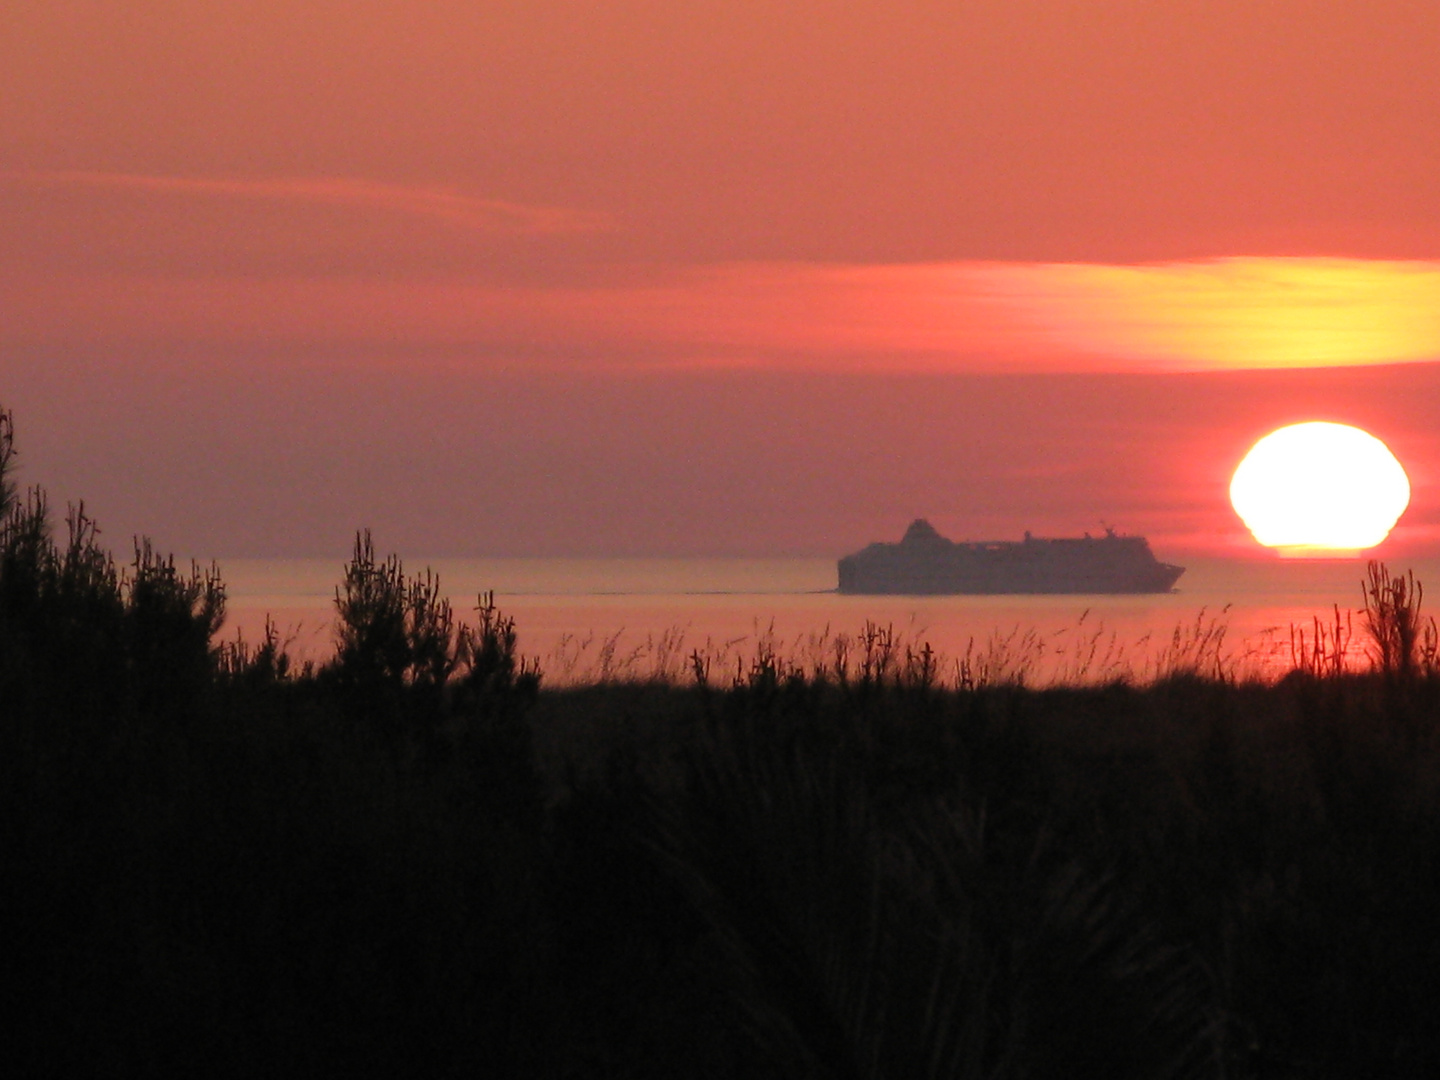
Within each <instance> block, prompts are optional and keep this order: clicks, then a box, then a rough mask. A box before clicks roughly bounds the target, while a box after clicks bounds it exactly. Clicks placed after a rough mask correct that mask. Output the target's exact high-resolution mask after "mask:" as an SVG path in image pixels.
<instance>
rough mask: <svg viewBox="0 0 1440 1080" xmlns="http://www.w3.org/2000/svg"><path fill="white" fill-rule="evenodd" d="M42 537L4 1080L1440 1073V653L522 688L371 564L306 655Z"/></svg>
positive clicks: (0, 745) (213, 606)
mask: <svg viewBox="0 0 1440 1080" xmlns="http://www.w3.org/2000/svg"><path fill="white" fill-rule="evenodd" d="M0 464H3V459H0ZM0 480H3V470H0ZM47 522H48V518H47V517H46V515H45V514H44V513H43V507H37V506H36V505H35V504H34V503H33V502H32V503H31V504H30V508H29V509H28V510H27V509H26V506H25V504H24V503H23V500H22V501H20V502H18V503H14V504H12V506H11V507H10V516H9V518H8V524H7V525H6V527H5V531H4V533H3V536H0V538H3V543H0V958H3V963H0V1008H3V1016H4V1030H5V1033H6V1034H5V1038H4V1041H3V1048H0V1055H3V1060H0V1067H3V1069H4V1071H5V1073H6V1074H7V1075H11V1076H22V1075H23V1076H30V1075H67V1076H69V1075H115V1076H131V1075H166V1076H170V1075H201V1076H237V1077H238V1076H244V1077H253V1076H266V1075H344V1076H351V1077H354V1076H370V1075H374V1076H406V1077H429V1076H457V1075H482V1076H537V1077H747V1078H748V1077H771V1076H773V1077H787V1078H793V1077H811V1076H815V1077H819V1076H833V1077H895V1078H906V1080H909V1078H914V1077H930V1076H934V1077H942V1076H943V1077H951V1076H954V1077H995V1078H1011V1077H1015V1078H1019V1077H1074V1076H1101V1077H1107V1078H1121V1077H1164V1076H1197V1077H1198V1076H1214V1077H1219V1076H1231V1077H1259V1076H1267V1077H1269V1076H1305V1077H1347V1078H1348V1077H1359V1076H1365V1077H1385V1076H1415V1077H1419V1076H1427V1077H1428V1076H1434V1075H1437V1070H1440V1024H1437V1023H1436V1022H1435V1016H1436V1010H1437V1006H1440V905H1437V900H1440V754H1437V724H1440V679H1437V678H1436V677H1435V675H1434V672H1433V665H1431V664H1428V663H1423V664H1419V665H1418V666H1416V665H1413V664H1411V663H1410V662H1409V661H1408V660H1406V659H1403V658H1402V659H1397V658H1396V657H1395V656H1394V655H1391V656H1389V658H1388V659H1385V658H1383V657H1382V662H1381V663H1380V664H1379V667H1380V668H1381V670H1378V671H1376V672H1373V673H1367V674H1345V673H1343V672H1342V673H1335V672H1331V673H1330V674H1327V673H1326V671H1325V667H1324V665H1323V664H1321V663H1312V664H1310V665H1308V666H1309V668H1310V670H1309V671H1306V672H1297V673H1295V674H1294V675H1292V676H1290V677H1289V678H1287V679H1286V680H1284V681H1282V682H1281V683H1279V684H1276V685H1244V684H1237V683H1236V682H1234V681H1232V680H1227V679H1224V678H1216V677H1206V676H1205V675H1204V674H1203V673H1192V674H1189V675H1186V674H1183V673H1182V674H1179V675H1177V676H1174V677H1172V678H1169V679H1167V680H1166V681H1164V682H1162V683H1159V684H1156V685H1152V686H1146V687H1130V686H1125V685H1115V686H1111V687H1106V688H1093V689H1070V690H1048V691H1035V690H1025V689H1022V688H1017V687H1005V686H988V687H987V686H983V685H981V686H976V687H970V688H965V689H954V688H951V689H941V688H938V687H937V686H936V685H935V684H934V681H933V678H932V675H933V672H930V671H929V670H928V668H927V666H926V664H925V663H924V662H921V663H919V664H916V663H905V664H900V663H898V662H897V663H890V662H889V661H884V662H878V663H870V662H868V661H867V660H865V658H861V661H860V662H857V663H856V664H855V665H854V666H853V667H851V668H848V669H847V670H845V672H844V673H843V675H842V674H841V672H840V671H838V670H833V669H832V670H830V671H828V672H826V673H823V674H819V675H817V674H815V673H813V672H812V673H810V674H808V675H803V676H802V675H798V674H794V673H792V672H789V671H788V670H787V668H786V667H785V665H784V664H783V663H782V662H779V661H777V660H775V658H773V657H761V658H759V659H757V661H756V663H755V665H754V666H753V667H752V668H751V670H749V671H748V672H740V673H739V677H738V678H736V679H734V680H731V679H730V678H727V679H725V680H724V682H723V684H722V683H721V682H720V681H719V680H706V681H704V682H702V681H701V680H699V679H698V678H697V680H696V684H695V685H690V686H684V687H676V686H660V685H649V686H646V685H614V684H612V685H602V686H593V687H589V688H585V689H579V690H571V691H548V690H542V689H541V684H540V680H539V677H538V674H539V673H537V672H535V671H534V670H530V669H527V668H525V667H524V665H522V664H520V663H519V662H518V659H517V657H516V656H515V650H514V634H513V626H511V625H510V624H509V623H508V621H507V620H505V619H504V618H503V616H501V615H500V614H499V613H498V612H495V611H494V610H493V607H492V608H486V609H484V610H483V611H482V617H481V622H480V626H478V627H477V628H475V629H474V630H464V631H462V630H461V629H460V628H459V627H458V626H456V625H455V623H454V620H453V618H452V617H451V615H450V613H449V611H448V608H447V607H446V606H445V605H444V604H443V602H441V601H439V600H437V599H436V594H435V590H434V588H433V582H427V580H426V579H423V578H418V579H417V578H409V577H407V576H405V574H404V573H403V571H402V570H401V569H400V567H399V566H398V564H396V563H381V562H377V561H376V560H375V558H374V556H373V554H372V553H370V552H369V550H368V548H367V547H366V545H364V544H363V543H362V544H360V545H359V546H357V551H356V557H355V560H354V561H353V562H352V564H351V566H350V568H349V571H348V573H347V576H346V580H345V581H344V582H343V583H342V585H341V588H340V590H339V602H340V616H341V625H342V628H343V633H342V636H341V639H340V641H339V642H338V643H337V655H336V658H335V659H334V661H333V662H331V663H329V664H326V665H324V666H323V667H322V668H320V669H318V670H305V671H295V670H292V669H291V667H290V666H289V664H288V661H287V660H286V658H285V656H284V653H283V649H281V648H279V643H277V642H275V641H273V640H269V641H266V642H261V643H259V644H258V646H251V647H243V646H236V645H231V646H226V647H223V648H217V647H216V646H215V645H214V637H213V635H214V632H215V630H216V628H217V627H218V625H219V620H220V617H221V615H222V614H223V599H224V598H223V587H222V586H221V584H220V582H219V580H218V578H216V577H213V576H210V577H207V576H206V575H205V574H203V573H201V574H190V575H186V574H182V573H179V572H177V571H176V570H175V568H174V567H173V565H171V564H170V563H169V562H168V561H167V560H161V559H159V558H157V557H156V556H155V555H154V554H153V553H151V552H148V551H147V550H145V549H144V548H143V547H142V549H141V551H140V552H139V553H137V556H136V559H135V562H134V564H133V565H132V566H131V567H130V568H129V569H128V570H126V571H124V572H123V573H121V572H118V571H117V570H116V568H115V567H114V566H113V564H111V563H110V562H109V561H108V557H107V556H105V555H103V553H101V552H100V551H99V550H98V549H97V548H96V547H95V545H94V543H93V535H92V534H90V533H88V532H87V530H86V525H85V522H84V521H83V519H77V520H76V522H75V525H74V528H73V529H72V530H71V536H72V538H73V539H72V540H70V541H66V540H64V539H62V540H59V541H56V540H54V539H52V538H50V536H49V534H48V532H47V531H46V530H47V529H48V525H47V524H46V523H47ZM42 526H44V527H42ZM1402 644H1403V645H1404V647H1405V648H1407V649H1408V648H1410V646H1411V645H1413V644H1414V643H1413V641H1412V642H1410V643H1409V644H1404V643H1403V642H1402ZM1382 651H1383V650H1382ZM1407 655H1408V654H1407ZM1427 655H1429V656H1430V657H1431V659H1433V650H1432V651H1431V653H1429V654H1427ZM870 659H873V658H870ZM703 674H705V673H704V672H703V670H701V671H699V672H697V675H703Z"/></svg>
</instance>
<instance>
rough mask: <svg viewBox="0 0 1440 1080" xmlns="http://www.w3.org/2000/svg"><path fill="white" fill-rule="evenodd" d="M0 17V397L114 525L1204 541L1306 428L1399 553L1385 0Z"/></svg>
mask: <svg viewBox="0 0 1440 1080" xmlns="http://www.w3.org/2000/svg"><path fill="white" fill-rule="evenodd" d="M6 19H7V30H6V33H5V34H4V35H3V36H0V402H3V403H6V404H9V405H10V406H12V407H14V408H15V409H16V410H17V412H18V414H19V415H18V419H19V422H20V427H21V436H22V449H25V450H27V451H28V452H27V453H26V456H25V465H26V470H27V471H26V478H27V479H31V480H45V481H47V482H49V483H50V484H51V485H52V486H53V487H55V488H56V489H57V493H61V494H64V495H69V496H72V497H73V496H80V495H83V496H85V497H86V498H87V499H88V500H89V501H90V502H91V504H92V505H93V506H94V507H95V508H96V510H97V512H99V513H100V515H101V519H102V524H104V523H105V522H107V521H108V522H110V523H111V526H112V530H113V531H114V532H115V533H116V534H118V535H120V536H124V535H126V534H127V533H128V532H130V531H139V530H144V531H148V532H151V533H154V534H155V535H156V536H157V538H158V539H160V540H161V541H162V542H165V543H167V544H169V545H171V546H175V547H177V548H178V549H180V550H182V551H191V552H193V553H195V554H200V555H206V554H246V553H255V554H277V553H285V552H295V553H304V552H320V551H323V552H330V551H339V550H343V548H344V546H345V543H346V537H347V536H348V534H349V532H350V530H351V529H353V528H354V527H355V526H357V525H361V524H371V525H374V526H375V527H376V528H377V529H378V530H380V531H381V534H382V536H393V537H394V541H393V542H394V543H395V544H396V545H397V546H401V545H403V546H404V547H405V549H406V550H409V551H412V552H415V553H416V554H417V555H419V554H422V553H447V552H449V553H458V552H464V551H471V552H475V553H490V552H493V553H510V554H517V553H526V552H536V553H560V552H596V553H605V552H626V553H645V552H654V553H686V552H692V551H693V552H700V551H705V552H707V553H714V552H735V553H741V552H757V551H766V550H784V551H813V552H817V553H818V552H824V553H832V552H835V551H839V550H844V549H846V548H848V547H850V546H853V545H855V544H857V543H859V542H861V541H863V540H867V539H872V538H875V537H876V536H878V535H881V534H882V533H890V532H896V533H898V531H899V529H900V528H901V527H902V526H903V524H904V519H906V518H908V517H909V516H913V515H915V514H929V515H930V516H932V517H933V518H935V519H936V520H937V523H943V524H944V525H945V527H946V528H948V529H949V530H951V531H953V532H955V533H956V534H957V535H980V534H995V535H1013V534H1018V532H1019V531H1020V530H1021V529H1023V528H1027V527H1028V528H1035V529H1037V531H1038V530H1039V529H1048V530H1050V531H1066V532H1078V531H1079V530H1080V529H1083V528H1094V527H1095V526H1096V524H1097V523H1098V521H1099V520H1101V519H1104V520H1107V521H1112V522H1114V523H1116V524H1118V525H1120V526H1121V527H1122V528H1126V529H1129V530H1132V531H1143V532H1146V533H1148V534H1150V535H1152V537H1155V538H1156V539H1157V542H1158V541H1159V540H1160V539H1161V538H1165V541H1166V542H1168V543H1170V544H1172V545H1175V546H1178V547H1183V548H1185V549H1205V550H1236V551H1239V550H1245V548H1244V544H1245V540H1244V533H1243V530H1242V529H1241V527H1240V526H1239V524H1238V522H1237V521H1236V520H1235V519H1234V518H1233V515H1231V514H1230V512H1229V509H1228V506H1226V505H1225V503H1224V497H1223V491H1224V487H1223V480H1224V479H1225V478H1226V477H1223V476H1221V474H1223V473H1226V472H1227V470H1228V469H1229V468H1230V467H1233V460H1238V455H1239V454H1240V453H1243V451H1244V449H1245V447H1246V446H1248V441H1253V440H1254V439H1255V438H1258V436H1259V435H1261V434H1263V433H1264V432H1265V431H1266V430H1269V428H1270V427H1272V426H1275V425H1278V424H1279V423H1283V422H1287V421H1291V420H1296V419H1310V418H1318V419H1335V420H1341V421H1344V422H1351V423H1360V424H1362V425H1368V426H1369V427H1370V429H1371V430H1373V431H1375V433H1376V434H1377V435H1379V436H1380V437H1382V438H1384V439H1386V441H1387V442H1389V443H1390V444H1391V445H1392V447H1394V448H1395V449H1396V452H1397V453H1398V454H1400V457H1401V460H1402V461H1403V462H1404V463H1405V464H1406V466H1407V467H1408V468H1409V469H1410V471H1411V473H1412V479H1413V480H1414V482H1415V499H1414V504H1413V508H1412V510H1411V512H1410V514H1409V515H1408V516H1407V517H1406V518H1405V519H1404V520H1403V522H1402V530H1401V533H1400V534H1398V535H1397V541H1403V542H1404V543H1408V544H1410V545H1412V546H1416V545H1418V546H1432V545H1433V544H1434V543H1436V542H1440V532H1436V531H1435V530H1437V529H1440V487H1437V486H1436V484H1437V483H1440V480H1436V481H1433V482H1432V480H1431V475H1432V473H1435V474H1436V475H1437V476H1440V468H1437V466H1440V457H1437V456H1434V455H1435V454H1437V453H1440V448H1437V447H1436V446H1434V445H1433V440H1432V439H1431V436H1430V434H1429V432H1430V430H1431V429H1432V428H1433V427H1435V426H1436V425H1435V423H1434V419H1433V418H1434V416H1435V415H1436V414H1435V412H1434V409H1433V404H1436V403H1440V402H1437V400H1436V399H1437V391H1440V201H1437V200H1436V199H1435V198H1434V194H1433V193H1434V192H1435V191H1437V190H1440V65H1437V64H1436V63H1435V59H1434V58H1435V57H1436V56H1440V5H1437V4H1435V3H1433V0H1423V2H1377V3H1372V4H1367V5H1359V4H1355V3H1351V2H1343V3H1339V2H1324V0H1304V2H1294V0H1271V2H1267V3H1265V4H1255V3H1249V2H1246V3H1239V2H1218V3H1217V2H1211V3H1200V2H1182V0H1177V2H1174V3H1169V2H1167V3H1154V2H1153V0H1151V2H1139V0H1137V2H1126V3H1119V2H1107V0H1074V2H1065V0H1044V2H1040V0H1034V2H1031V0H1004V2H1001V0H979V2H970V3H965V4H956V3H934V4H917V5H907V6H906V10H904V11H901V12H898V13H897V11H896V10H894V6H893V5H885V4H880V3H878V2H861V3H838V2H836V3H818V2H814V0H790V2H784V3H780V2H775V3H769V2H763V3H735V2H726V3H720V2H714V3H711V2H694V3H686V4H675V3H673V2H669V3H660V2H654V3H650V2H645V3H641V2H635V0H611V2H607V3H598V2H573V3H545V2H536V0H530V2H525V3H498V2H489V0H486V2H481V3H475V2H474V0H467V2H458V0H436V2H433V3H429V4H425V5H415V4H401V3H390V2H372V3H365V4H355V3H339V2H334V3H330V2H309V3H305V4H296V3H293V2H288V0H287V2H285V3H281V2H278V0H256V2H252V3H249V4H246V5H234V4H222V3H218V2H209V0H170V2H160V0H149V2H147V0H129V2H125V3H121V2H111V0H89V2H79V0H74V2H72V0H52V2H50V3H47V4H45V5H26V6H24V7H23V8H21V9H19V10H16V11H12V12H7V15H6ZM1368 365H1382V366H1380V367H1374V368H1372V369H1370V373H1368V374H1367V373H1366V370H1364V369H1365V367H1366V366H1368ZM1395 365H1399V366H1395ZM1319 366H1323V367H1327V368H1333V369H1335V370H1331V371H1316V370H1311V369H1312V368H1315V367H1319ZM1255 368H1259V369H1266V368H1283V369H1293V370H1286V371H1284V372H1276V373H1266V372H1263V371H1257V372H1254V373H1251V374H1246V372H1247V371H1248V370H1249V369H1255ZM201 417H203V421H202V420H201V419H200V418H201ZM139 418H143V426H142V425H140V424H138V423H137V421H138V420H139ZM387 425H389V426H391V427H393V429H394V431H395V432H396V435H395V439H396V440H397V441H400V442H406V441H409V442H412V443H413V444H414V445H413V446H412V447H411V448H410V449H408V450H406V451H405V452H404V453H397V454H394V455H392V456H393V457H394V459H395V460H404V461H407V462H409V463H410V464H411V465H412V466H413V467H414V468H415V469H423V470H424V472H425V478H424V480H423V481H421V480H418V479H417V478H416V476H415V475H409V476H406V475H402V473H401V472H399V471H396V469H397V468H398V467H392V466H385V467H377V466H376V465H375V463H374V458H373V455H374V454H375V453H376V448H377V447H378V446H380V445H383V444H384V443H385V441H386V440H385V437H384V436H382V435H381V434H378V433H377V432H378V430H383V429H384V428H385V427H386V426H387ZM1247 440H1248V441H1247ZM1232 459H1233V460H1232ZM387 470H388V471H387ZM756 470H760V471H761V472H762V473H763V474H765V476H766V477H768V478H769V479H766V480H761V481H757V480H756ZM1217 477H1218V478H1219V479H1218V480H1217ZM772 484H773V485H774V490H771V485H772ZM1217 484H1218V486H1217ZM432 491H433V496H424V497H422V495H423V493H424V492H432ZM1217 492H1218V494H1217Z"/></svg>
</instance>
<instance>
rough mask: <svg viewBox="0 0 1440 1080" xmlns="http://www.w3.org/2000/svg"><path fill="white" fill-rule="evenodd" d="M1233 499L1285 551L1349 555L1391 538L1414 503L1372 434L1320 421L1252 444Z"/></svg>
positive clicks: (1243, 516) (1259, 536)
mask: <svg viewBox="0 0 1440 1080" xmlns="http://www.w3.org/2000/svg"><path fill="white" fill-rule="evenodd" d="M1230 503H1231V505H1232V506H1234V507H1235V512H1236V513H1237V514H1239V515H1240V520H1242V521H1243V522H1245V525H1246V527H1247V528H1248V529H1249V530H1250V531H1251V532H1252V533H1253V534H1254V535H1255V539H1256V540H1258V541H1260V543H1262V544H1264V545H1265V546H1266V547H1271V548H1278V549H1279V550H1280V553H1281V554H1282V555H1311V554H1322V555H1323V554H1328V553H1339V552H1351V551H1358V550H1361V549H1363V548H1371V547H1374V546H1375V545H1376V544H1378V543H1380V541H1382V540H1384V539H1385V537H1386V536H1388V535H1389V533H1390V530H1391V529H1392V528H1394V527H1395V522H1396V521H1398V520H1399V519H1400V515H1401V514H1403V513H1404V512H1405V508H1406V507H1407V506H1409V505H1410V480H1409V478H1408V477H1407V476H1406V475H1405V470H1404V469H1403V468H1402V467H1401V466H1400V462H1399V461H1397V460H1396V459H1395V455H1394V454H1392V453H1391V452H1390V448H1389V447H1388V446H1386V445H1385V444H1384V443H1383V442H1381V441H1380V440H1379V439H1377V438H1375V436H1374V435H1371V434H1370V433H1369V432H1366V431H1361V430H1360V429H1359V428H1357V427H1351V426H1350V425H1348V424H1331V423H1326V422H1324V421H1318V420H1317V421H1312V422H1311V423H1307V424H1291V425H1290V426H1288V427H1283V428H1280V429H1279V430H1277V431H1272V432H1271V433H1270V434H1269V435H1266V436H1265V437H1264V438H1263V439H1261V440H1260V441H1259V442H1257V443H1256V444H1255V445H1254V446H1252V447H1251V448H1250V452H1249V453H1248V454H1246V455H1245V458H1244V460H1243V461H1241V462H1240V466H1239V467H1238V468H1237V469H1236V470H1235V475H1234V476H1233V477H1232V478H1231V480H1230Z"/></svg>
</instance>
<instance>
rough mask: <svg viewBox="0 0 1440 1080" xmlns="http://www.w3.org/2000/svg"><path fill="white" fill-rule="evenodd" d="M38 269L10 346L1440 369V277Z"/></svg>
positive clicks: (21, 301)
mask: <svg viewBox="0 0 1440 1080" xmlns="http://www.w3.org/2000/svg"><path fill="white" fill-rule="evenodd" d="M286 190H289V189H288V188H287V189H286ZM327 190H328V189H327ZM344 190H347V191H348V190H350V189H348V188H346V189H344ZM21 270H22V272H21V273H19V274H16V273H13V272H12V273H11V274H10V275H8V278H6V277H4V276H0V301H3V304H4V306H5V308H6V310H7V311H9V312H10V317H9V318H8V319H7V322H6V324H5V325H4V326H3V327H0V343H4V341H6V340H9V341H11V342H17V343H24V342H28V343H40V342H45V341H49V342H57V341H75V342H80V341H84V342H88V343H90V344H104V343H106V342H133V343H139V342H143V343H146V344H147V345H148V346H160V347H165V346H167V345H168V346H176V347H188V346H202V347H204V348H206V349H209V350H212V351H214V350H219V351H221V352H226V351H229V352H234V353H236V354H240V353H243V352H245V351H246V350H247V349H248V350H253V349H255V348H263V349H265V350H267V351H275V350H280V351H290V352H295V353H310V354H332V355H350V356H359V355H371V356H381V355H388V356H390V357H393V358H394V359H396V360H407V359H415V358H417V357H422V356H425V355H427V354H437V353H438V354H443V355H445V356H446V357H448V358H451V359H458V360H468V361H470V362H473V363H476V364H482V365H483V364H495V363H518V364H523V365H527V366H538V367H555V368H562V369H568V370H622V369H624V370H629V369H635V368H637V367H639V368H644V367H652V368H653V367H684V368H697V367H699V368H704V367H715V368H726V367H730V368H738V367H750V368H760V369H775V370H821V371H882V372H900V371H910V372H933V373H946V372H969V373H995V372H1061V371H1071V372H1172V371H1211V370H1246V369H1270V368H1295V367H1330V366H1363V365H1373V364H1394V363H1407V362H1424V361H1432V360H1437V359H1440V262H1401V261H1382V260H1361V259H1293V258H1289V259H1287V258H1281V259H1274V258H1231V259H1215V260H1205V261H1195V262H1183V263H1161V264H1148V265H1132V266H1122V265H1106V264H1098V263H993V262H950V263H916V264H897V265H871V266H865V265H836V264H815V263H735V264H722V265H716V266H708V267H695V268H680V269H676V268H654V267H652V268H644V267H634V266H629V267H611V268H610V269H609V270H608V271H604V270H602V271H601V275H600V276H601V280H602V282H605V283H602V284H581V285H575V284H519V283H516V284H505V283H501V284H496V283H495V282H493V281H478V280H476V279H474V278H471V277H465V276H460V275H456V276H437V275H430V276H405V275H395V276H371V277H368V278H358V277H354V276H345V275H340V274H332V275H312V276H303V275H290V276H283V275H282V276H276V277H267V278H256V277H245V276H233V277H225V276H220V277H216V278H208V279H198V278H183V277H167V276H163V275H143V274H112V275H108V276H106V275H99V274H96V275H92V276H89V277H85V276H77V277H71V278H67V279H64V280H61V279H57V278H55V277H52V276H46V275H38V274H35V275H30V276H28V277H27V276H25V275H24V274H23V268H21Z"/></svg>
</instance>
